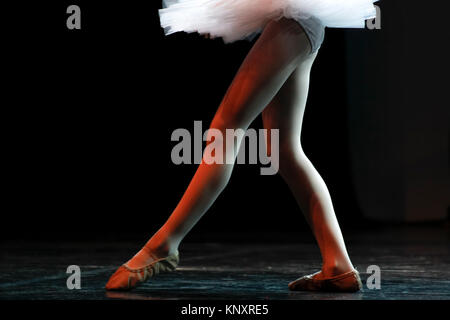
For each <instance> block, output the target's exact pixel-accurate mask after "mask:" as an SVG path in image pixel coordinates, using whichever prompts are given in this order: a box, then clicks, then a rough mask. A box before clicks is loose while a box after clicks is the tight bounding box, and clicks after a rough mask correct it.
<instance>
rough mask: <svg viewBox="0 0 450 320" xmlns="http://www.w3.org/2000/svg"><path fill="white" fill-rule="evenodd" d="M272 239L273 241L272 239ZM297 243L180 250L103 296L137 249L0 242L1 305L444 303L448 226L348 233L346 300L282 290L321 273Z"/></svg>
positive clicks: (313, 256) (449, 266) (449, 261)
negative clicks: (144, 276) (170, 268)
mask: <svg viewBox="0 0 450 320" xmlns="http://www.w3.org/2000/svg"><path fill="white" fill-rule="evenodd" d="M274 237H276V235H274ZM304 238H305V239H307V240H305V242H302V241H301V236H299V238H298V239H296V241H295V242H288V241H281V243H271V244H265V243H255V241H251V242H245V241H243V242H241V243H236V242H233V241H222V242H221V243H183V244H182V246H181V247H180V265H179V268H178V269H177V271H175V272H174V273H170V274H161V275H158V276H157V277H155V278H154V279H153V280H151V281H149V282H147V283H145V284H144V285H142V286H141V287H139V288H137V289H136V290H134V291H131V292H127V293H118V292H106V291H105V290H104V285H105V283H106V281H107V280H108V278H109V276H110V275H111V274H112V273H113V272H114V271H115V269H116V268H117V267H118V266H119V265H120V264H121V263H123V262H125V261H126V260H127V259H128V258H130V257H131V256H132V254H134V253H135V251H136V250H137V249H139V248H140V246H141V245H142V241H141V242H134V241H133V242H107V243H104V242H98V241H95V242H92V243H86V242H84V243H61V242H58V241H55V242H54V243H49V242H46V243H44V242H21V243H18V242H15V243H11V242H3V243H2V244H1V266H0V299H1V300H11V299H20V300H29V299H38V300H40V299H45V300H53V299H58V300H66V299H76V300H79V299H81V300H84V299H86V300H102V299H139V300H140V299H150V300H159V299H278V300H285V299H298V300H303V299H316V300H322V299H331V300H339V299H345V300H348V299H351V300H360V299H365V300H367V299H369V300H384V299H386V300H397V299H401V300H405V299H408V300H409V299H450V255H449V244H450V238H449V233H448V227H445V226H440V227H430V226H427V227H401V228H395V227H389V228H388V227H384V228H377V229H369V230H358V231H356V232H347V233H346V238H347V245H348V248H349V251H350V255H351V257H352V259H353V263H354V264H355V266H356V267H357V269H358V270H359V271H360V273H361V276H362V280H363V284H364V287H365V288H364V290H363V291H362V292H359V293H352V294H336V293H333V294H331V293H311V292H290V291H289V290H288V288H287V284H288V283H289V282H290V281H292V280H294V279H296V278H298V277H299V276H301V275H304V274H309V273H312V272H315V271H317V270H318V269H319V268H320V256H319V252H318V249H317V247H316V245H315V244H314V243H313V242H312V241H309V240H308V239H310V237H309V235H304ZM69 265H78V266H80V268H81V289H80V290H69V289H67V286H66V280H67V277H68V276H69V275H68V274H66V269H67V267H68V266H69ZM369 265H378V266H379V267H380V268H381V289H380V290H370V289H368V288H367V286H366V279H367V277H368V276H369V274H368V273H367V267H368V266H369Z"/></svg>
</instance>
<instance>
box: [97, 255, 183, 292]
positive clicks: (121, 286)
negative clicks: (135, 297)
mask: <svg viewBox="0 0 450 320" xmlns="http://www.w3.org/2000/svg"><path fill="white" fill-rule="evenodd" d="M152 257H153V258H154V259H155V260H154V261H152V262H151V263H150V264H148V265H146V266H145V267H142V268H138V269H133V268H130V267H128V266H127V265H126V264H123V265H122V266H120V267H119V269H117V271H116V272H114V274H113V275H112V276H111V278H109V280H108V283H107V284H106V286H105V289H106V290H131V289H133V288H135V287H137V286H138V285H140V284H141V283H143V282H145V281H147V280H148V279H150V278H151V277H154V276H155V275H157V274H159V273H162V272H172V271H174V270H175V269H176V268H177V266H178V263H179V262H180V257H179V254H178V251H176V252H175V253H174V254H171V255H169V256H167V257H166V258H157V257H155V256H153V255H152Z"/></svg>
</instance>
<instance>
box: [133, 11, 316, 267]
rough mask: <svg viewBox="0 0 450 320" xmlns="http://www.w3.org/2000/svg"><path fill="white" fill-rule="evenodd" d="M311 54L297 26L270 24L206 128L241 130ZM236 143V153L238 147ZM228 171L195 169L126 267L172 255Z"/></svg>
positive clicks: (214, 166) (216, 167)
mask: <svg viewBox="0 0 450 320" xmlns="http://www.w3.org/2000/svg"><path fill="white" fill-rule="evenodd" d="M310 50H311V48H310V44H309V42H308V39H307V37H306V35H305V33H304V31H303V29H302V28H301V27H300V26H299V24H298V23H297V22H295V21H293V20H289V19H281V20H279V21H273V22H271V23H269V24H268V25H267V26H266V28H265V29H264V31H263V33H262V35H261V36H260V38H259V39H258V40H257V42H256V43H255V45H254V46H253V48H252V49H251V50H250V52H249V54H248V55H247V57H246V58H245V60H244V62H243V64H242V65H241V67H240V69H239V71H238V73H237V75H236V76H235V78H234V80H233V82H232V83H231V85H230V87H229V89H228V91H227V93H226V95H225V97H224V99H223V101H222V103H221V105H220V106H219V109H218V110H217V113H216V115H215V116H214V119H213V121H212V123H211V128H214V129H218V130H220V131H221V132H222V133H224V134H225V130H226V129H238V128H241V129H244V130H246V129H247V128H248V126H249V125H250V123H251V122H252V121H253V120H254V119H255V117H256V116H257V115H258V114H259V113H261V111H262V110H263V109H264V108H265V107H266V105H267V104H268V103H269V102H270V101H271V100H272V98H273V97H274V96H275V94H276V93H277V92H278V90H279V89H280V88H281V86H282V85H283V84H284V82H285V81H286V79H287V78H288V77H289V76H290V75H291V73H292V72H293V71H294V70H295V68H296V67H297V66H298V64H299V63H301V61H302V60H303V59H305V58H307V57H308V56H309V55H310ZM238 140H239V141H236V148H237V149H238V148H239V145H240V142H241V141H240V139H238ZM224 152H225V151H224ZM225 156H226V155H224V158H225ZM232 169H233V165H232V164H206V163H202V164H200V166H199V167H198V169H197V171H196V173H195V175H194V177H193V179H192V181H191V182H190V184H189V186H188V188H187V190H186V192H185V193H184V195H183V197H182V199H181V201H180V202H179V203H178V205H177V207H176V208H175V210H174V211H173V213H172V214H171V215H170V217H169V219H168V220H167V222H166V223H165V224H164V225H163V226H162V227H161V228H160V229H159V230H158V231H157V232H156V233H155V234H154V235H153V237H152V238H151V239H150V240H149V241H148V242H147V244H146V245H145V246H144V248H143V249H142V250H141V251H140V252H138V254H136V255H135V256H134V257H133V258H132V259H131V260H130V261H128V263H127V264H128V266H129V267H131V268H138V267H141V266H143V265H145V264H147V263H149V262H150V261H151V260H152V257H151V256H150V253H152V254H154V255H156V256H158V257H164V256H167V255H168V254H170V253H172V252H175V251H176V250H177V248H178V246H179V244H180V242H181V241H182V239H183V238H184V237H185V236H186V234H187V233H188V232H189V230H191V229H192V227H193V226H194V225H195V224H196V223H197V221H198V220H199V219H200V218H201V217H202V216H203V214H204V213H205V212H206V211H207V210H208V208H209V207H210V206H211V205H212V204H213V202H214V201H215V200H216V198H217V197H218V195H219V194H220V192H221V191H222V190H223V188H224V187H225V186H226V184H227V182H228V180H229V178H230V175H231V172H232Z"/></svg>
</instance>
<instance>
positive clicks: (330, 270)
mask: <svg viewBox="0 0 450 320" xmlns="http://www.w3.org/2000/svg"><path fill="white" fill-rule="evenodd" d="M314 59H315V55H311V56H310V57H309V58H308V59H305V60H304V61H303V62H302V63H301V64H300V65H299V66H298V67H297V69H296V70H295V71H294V72H293V73H292V74H291V76H290V77H289V79H288V80H287V81H286V83H285V84H284V85H283V87H282V88H281V89H280V91H279V92H278V94H277V95H276V96H275V98H274V99H273V100H272V102H271V103H270V104H269V106H268V107H267V108H266V109H265V110H264V111H263V122H264V127H265V128H266V129H268V130H270V129H272V128H273V129H279V130H280V131H279V134H280V173H281V175H282V176H283V178H284V179H285V181H286V182H287V184H288V185H289V187H290V189H291V190H292V192H293V194H294V196H295V198H296V200H297V202H298V204H299V206H300V208H301V210H302V211H303V213H304V215H305V217H306V220H307V221H308V223H309V225H310V227H311V229H312V231H313V233H314V236H315V238H316V240H317V242H318V244H319V247H320V251H321V254H322V258H323V267H322V272H321V273H319V274H317V275H316V276H315V277H316V278H322V277H331V276H335V275H338V274H342V273H345V272H347V271H351V270H353V266H352V263H351V261H350V259H349V257H348V254H347V250H346V247H345V244H344V239H343V237H342V234H341V230H340V228H339V224H338V221H337V219H336V215H335V213H334V209H333V204H332V202H331V197H330V194H329V192H328V189H327V186H326V185H325V183H324V181H323V180H322V178H321V176H320V175H319V173H318V172H317V171H316V169H315V168H314V166H313V165H312V164H311V162H310V161H309V159H308V158H307V157H306V155H305V153H304V152H303V149H302V146H301V143H300V134H301V129H302V120H303V114H304V111H305V105H306V100H307V96H308V89H309V75H310V69H311V66H312V64H313V61H314ZM268 137H269V138H270V133H269V134H268ZM269 143H270V141H269ZM267 150H271V149H270V146H269V147H268V148H267Z"/></svg>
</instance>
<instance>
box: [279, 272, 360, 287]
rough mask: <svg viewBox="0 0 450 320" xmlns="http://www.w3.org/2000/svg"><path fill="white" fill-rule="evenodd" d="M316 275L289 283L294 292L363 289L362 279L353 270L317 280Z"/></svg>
mask: <svg viewBox="0 0 450 320" xmlns="http://www.w3.org/2000/svg"><path fill="white" fill-rule="evenodd" d="M316 274H317V273H315V274H311V275H307V276H304V277H301V278H298V279H297V280H295V281H292V282H291V283H289V285H288V286H289V289H290V290H292V291H327V292H356V291H359V290H361V289H362V283H361V278H360V277H359V272H358V271H357V270H352V271H349V272H346V273H343V274H340V275H337V276H334V277H330V278H325V279H315V278H314V276H315V275H316Z"/></svg>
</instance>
